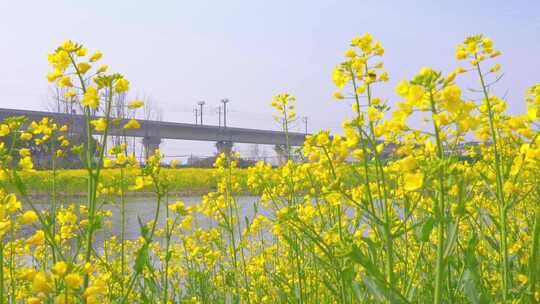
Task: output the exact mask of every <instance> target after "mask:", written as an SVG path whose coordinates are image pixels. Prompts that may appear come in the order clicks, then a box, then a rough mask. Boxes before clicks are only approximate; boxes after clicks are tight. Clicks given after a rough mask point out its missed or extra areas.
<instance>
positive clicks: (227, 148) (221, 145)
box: [216, 140, 234, 155]
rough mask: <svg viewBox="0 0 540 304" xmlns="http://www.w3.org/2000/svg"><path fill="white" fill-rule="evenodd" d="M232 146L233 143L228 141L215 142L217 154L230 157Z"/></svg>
mask: <svg viewBox="0 0 540 304" xmlns="http://www.w3.org/2000/svg"><path fill="white" fill-rule="evenodd" d="M233 146H234V143H233V142H232V141H228V140H220V141H218V142H216V148H217V152H218V154H222V153H225V154H226V155H230V154H231V152H232V148H233Z"/></svg>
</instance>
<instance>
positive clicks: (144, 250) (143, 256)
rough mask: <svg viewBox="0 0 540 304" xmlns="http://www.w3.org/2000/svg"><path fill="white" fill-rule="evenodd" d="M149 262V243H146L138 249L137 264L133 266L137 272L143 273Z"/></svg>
mask: <svg viewBox="0 0 540 304" xmlns="http://www.w3.org/2000/svg"><path fill="white" fill-rule="evenodd" d="M147 262H148V243H144V245H143V246H142V247H141V248H140V249H139V250H137V256H136V257H135V265H134V266H133V269H134V270H135V272H136V273H141V272H142V271H143V269H144V266H145V265H146V264H147Z"/></svg>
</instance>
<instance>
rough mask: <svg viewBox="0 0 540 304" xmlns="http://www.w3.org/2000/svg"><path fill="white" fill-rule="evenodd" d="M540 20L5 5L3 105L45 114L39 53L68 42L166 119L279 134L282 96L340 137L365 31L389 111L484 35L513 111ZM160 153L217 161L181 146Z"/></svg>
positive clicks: (495, 10)
mask: <svg viewBox="0 0 540 304" xmlns="http://www.w3.org/2000/svg"><path fill="white" fill-rule="evenodd" d="M539 11H540V1H537V0H528V1H519V0H518V1H498V0H493V1H471V0H467V1H465V0H453V1H432V0H430V1H385V0H373V1H371V0H370V1H368V0H356V1H354V0H352V1H326V0H317V1H315V0H311V1H304V0H295V1H291V0H274V1H255V0H251V1H247V0H246V1H236V0H229V1H217V0H214V1H209V0H197V1H180V0H178V1H159V0H155V1H135V0H115V1H111V0H109V1H105V0H93V1H75V0H71V1H60V0H57V1H56V0H55V1H52V0H47V1H46V0H39V1H38V0H35V1H32V0H27V1H10V0H0V39H1V41H0V66H1V68H2V71H1V73H0V107H3V108H20V109H44V108H45V105H46V104H47V98H48V96H49V95H50V93H49V92H50V91H49V90H50V86H49V84H48V83H47V81H46V79H45V75H46V73H47V71H48V70H49V68H48V66H47V60H46V55H47V53H48V52H51V51H52V50H53V49H54V48H55V47H56V46H57V45H58V44H59V43H61V42H62V41H64V40H66V39H72V40H76V41H78V42H81V43H83V44H84V45H85V46H86V47H87V48H88V49H89V50H90V52H92V51H93V50H101V51H102V52H103V53H104V54H105V55H104V57H103V59H102V62H103V63H107V64H109V66H110V68H111V71H117V72H120V73H122V74H124V75H125V76H126V77H127V78H128V79H129V80H130V82H131V90H130V94H131V96H132V97H133V98H135V96H137V95H138V96H141V95H147V96H151V97H152V99H153V100H154V102H156V103H158V104H159V105H160V107H161V108H162V110H163V112H164V119H165V120H168V121H178V122H193V120H194V115H193V106H194V104H195V103H196V102H197V101H199V100H205V101H206V103H207V107H206V112H205V123H210V124H217V119H218V118H217V114H216V113H215V112H216V110H215V107H217V105H218V104H219V100H220V99H221V98H224V97H227V98H229V99H230V100H231V103H230V112H229V121H228V124H229V125H231V126H239V127H249V128H264V129H277V128H278V126H277V125H276V123H275V122H273V120H272V117H271V114H272V111H271V109H270V106H269V103H270V100H271V98H272V96H274V95H276V94H278V93H281V92H284V91H286V92H290V93H292V94H294V95H295V96H296V97H297V100H298V103H297V107H298V114H299V115H300V116H307V117H309V130H310V132H313V131H314V130H318V129H323V128H325V129H331V130H334V131H338V130H339V125H340V121H342V120H343V119H345V118H347V117H350V106H349V104H348V103H347V102H336V101H333V100H332V98H331V94H332V92H333V90H334V86H333V84H332V82H331V71H332V69H333V67H334V66H335V65H336V64H337V63H338V62H339V61H340V60H342V56H343V52H344V51H345V50H346V49H347V47H348V43H349V41H350V39H351V38H352V37H353V36H356V35H361V34H363V33H365V32H370V33H371V34H372V35H373V36H374V37H375V38H376V39H378V40H380V41H381V42H382V44H383V46H384V47H385V49H386V54H385V56H384V61H385V64H386V67H387V70H388V71H389V73H390V78H391V81H390V82H389V83H388V84H386V85H384V86H381V87H380V88H377V89H376V93H377V94H378V95H379V96H381V97H383V98H384V99H386V100H389V102H390V104H393V103H394V102H395V101H396V100H398V99H397V97H396V96H395V94H394V93H393V91H394V87H395V85H396V83H398V82H399V81H400V80H402V79H406V78H410V77H411V76H412V75H414V74H415V73H416V72H417V71H418V70H419V69H420V68H421V67H422V66H432V67H434V68H437V69H441V70H443V71H446V72H448V71H450V70H453V69H454V68H455V67H456V66H458V62H456V61H455V59H454V50H455V45H456V44H457V43H458V42H460V41H462V40H463V38H464V37H465V36H466V35H469V34H475V33H483V34H485V35H487V36H489V37H491V38H492V39H493V40H494V42H495V46H496V47H497V48H499V49H501V50H502V51H503V56H502V57H501V58H500V60H499V62H500V63H501V64H502V66H503V70H504V71H505V76H504V79H503V80H502V81H501V82H500V83H499V85H498V89H497V90H498V92H499V93H500V94H501V95H504V94H506V96H507V98H508V100H509V103H510V106H511V111H514V112H520V111H522V110H523V108H524V103H523V101H522V100H523V92H524V90H525V88H526V87H528V86H530V85H532V84H533V83H536V82H539V81H540V58H539V54H540V14H538V12H539ZM474 85H475V84H474V83H471V84H470V86H474ZM298 128H300V126H298ZM164 149H165V153H166V154H190V153H198V154H209V153H211V152H212V151H213V148H212V144H211V143H188V142H175V143H172V142H166V143H165V145H164ZM240 150H242V147H240Z"/></svg>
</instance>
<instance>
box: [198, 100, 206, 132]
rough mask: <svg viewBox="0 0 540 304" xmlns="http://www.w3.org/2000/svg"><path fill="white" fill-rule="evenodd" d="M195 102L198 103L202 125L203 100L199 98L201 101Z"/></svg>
mask: <svg viewBox="0 0 540 304" xmlns="http://www.w3.org/2000/svg"><path fill="white" fill-rule="evenodd" d="M197 104H198V105H199V107H200V111H199V113H200V115H201V126H202V124H203V115H202V114H203V106H204V104H205V102H204V101H203V100H201V101H199V102H198V103H197Z"/></svg>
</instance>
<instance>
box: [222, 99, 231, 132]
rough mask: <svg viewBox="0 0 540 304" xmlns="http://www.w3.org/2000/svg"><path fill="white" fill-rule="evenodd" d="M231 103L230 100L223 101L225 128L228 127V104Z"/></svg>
mask: <svg viewBox="0 0 540 304" xmlns="http://www.w3.org/2000/svg"><path fill="white" fill-rule="evenodd" d="M228 102H229V99H227V98H223V99H222V100H221V103H223V127H224V128H226V127H227V103H228Z"/></svg>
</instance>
